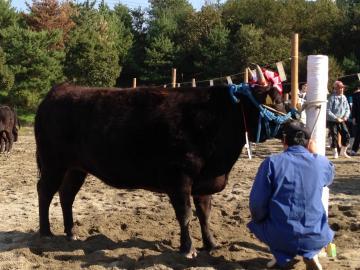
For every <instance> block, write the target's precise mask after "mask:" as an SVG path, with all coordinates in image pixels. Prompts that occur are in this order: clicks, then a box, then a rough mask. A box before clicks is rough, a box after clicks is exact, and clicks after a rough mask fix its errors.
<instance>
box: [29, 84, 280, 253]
mask: <svg viewBox="0 0 360 270" xmlns="http://www.w3.org/2000/svg"><path fill="white" fill-rule="evenodd" d="M272 90H273V89H271V88H261V87H255V88H254V89H253V92H254V94H255V96H256V98H257V100H258V101H260V102H262V101H264V99H265V98H266V94H267V93H268V92H269V91H270V92H272ZM237 97H238V98H239V99H240V103H238V104H235V103H234V102H233V97H231V94H230V93H229V87H228V86H219V87H218V86H217V87H204V88H176V89H170V90H167V89H163V88H137V89H106V88H85V87H79V86H72V85H68V84H62V85H59V86H56V87H54V88H53V89H52V90H51V91H50V92H49V93H48V95H47V96H46V97H45V99H44V100H43V101H42V103H41V104H40V106H39V108H38V111H37V114H36V118H35V136H36V144H37V162H38V167H39V172H40V179H39V182H38V184H37V189H38V196H39V215H40V235H42V236H51V235H52V233H51V230H50V223H49V205H50V203H51V200H52V198H53V196H54V194H55V193H56V192H57V191H59V196H60V201H61V207H62V211H63V218H64V227H65V233H66V235H67V236H68V237H69V238H73V237H74V236H73V232H72V229H73V215H72V204H73V202H74V199H75V196H76V194H77V193H78V191H79V189H80V188H81V186H82V185H83V183H84V180H85V177H86V175H87V174H88V173H90V174H92V175H94V176H96V177H98V178H99V179H101V180H102V181H104V182H105V183H106V184H108V185H110V186H113V187H116V188H126V189H134V188H140V189H146V190H150V191H155V192H162V193H166V194H167V195H168V196H169V198H170V201H171V203H172V205H173V207H174V209H175V213H176V217H177V220H178V222H179V224H180V229H181V239H180V242H181V246H180V250H181V252H183V253H185V254H186V256H187V257H194V256H196V250H195V249H194V248H193V246H192V242H191V237H190V234H189V223H190V215H191V202H190V200H191V196H192V197H193V201H194V204H195V207H196V211H197V216H198V218H199V221H200V225H201V232H202V238H203V244H204V247H205V248H206V249H208V250H210V249H212V248H214V247H215V246H216V244H215V242H214V239H213V236H212V234H211V233H210V230H209V224H208V218H209V214H210V208H211V194H214V193H216V192H220V191H222V190H223V189H224V188H225V185H226V183H227V180H228V176H229V173H230V170H231V168H232V167H233V165H234V163H235V162H236V161H237V159H238V157H239V155H240V152H241V150H242V148H243V146H244V144H245V126H246V127H247V129H248V131H249V135H250V138H253V139H254V137H255V135H256V128H257V123H258V122H257V117H258V114H259V112H258V110H257V108H256V107H255V106H254V105H253V103H251V102H250V101H249V99H248V98H247V97H245V96H239V95H237ZM244 120H245V121H246V125H245V123H244Z"/></svg>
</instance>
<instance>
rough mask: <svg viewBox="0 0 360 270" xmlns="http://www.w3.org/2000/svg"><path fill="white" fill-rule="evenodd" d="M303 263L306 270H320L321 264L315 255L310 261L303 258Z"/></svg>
mask: <svg viewBox="0 0 360 270" xmlns="http://www.w3.org/2000/svg"><path fill="white" fill-rule="evenodd" d="M304 263H305V265H306V270H322V269H323V268H322V266H321V263H320V261H319V258H318V256H317V255H315V256H314V257H313V258H312V259H308V258H305V257H304Z"/></svg>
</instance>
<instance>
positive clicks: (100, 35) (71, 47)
mask: <svg viewBox="0 0 360 270" xmlns="http://www.w3.org/2000/svg"><path fill="white" fill-rule="evenodd" d="M88 4H89V3H85V4H84V5H79V6H78V7H77V12H78V16H76V17H75V18H74V21H75V22H76V27H75V28H74V30H73V31H72V32H71V34H70V38H69V42H68V43H67V53H66V61H65V74H66V76H67V77H68V78H69V79H70V80H73V81H76V83H78V84H82V85H88V86H114V85H115V83H116V79H117V78H118V77H119V74H120V71H121V67H120V64H119V59H120V55H119V51H120V48H121V44H120V36H119V33H118V32H117V31H116V30H118V29H119V28H117V27H116V26H115V25H114V20H113V18H110V19H107V18H106V16H105V15H104V10H102V11H101V12H99V11H98V10H96V9H94V8H93V5H88ZM125 51H126V50H125Z"/></svg>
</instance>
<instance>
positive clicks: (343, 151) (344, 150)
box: [340, 146, 351, 158]
mask: <svg viewBox="0 0 360 270" xmlns="http://www.w3.org/2000/svg"><path fill="white" fill-rule="evenodd" d="M346 150H347V146H341V149H340V156H342V157H346V158H351V157H350V156H349V155H348V154H347V153H346Z"/></svg>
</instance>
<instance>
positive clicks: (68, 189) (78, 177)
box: [59, 170, 86, 240]
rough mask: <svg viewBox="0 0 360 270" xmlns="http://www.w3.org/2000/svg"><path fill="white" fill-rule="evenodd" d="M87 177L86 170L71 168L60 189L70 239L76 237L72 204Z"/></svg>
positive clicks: (66, 231) (65, 227)
mask: <svg viewBox="0 0 360 270" xmlns="http://www.w3.org/2000/svg"><path fill="white" fill-rule="evenodd" d="M85 177H86V173H85V172H82V171H79V170H69V171H67V172H66V174H65V177H64V181H63V182H62V184H61V187H60V190H59V194H60V203H61V208H62V212H63V218H64V232H65V233H66V236H67V237H68V238H69V239H70V240H71V239H76V237H75V236H74V235H73V231H72V229H73V227H74V221H73V213H72V205H73V203H74V200H75V196H76V194H77V193H78V192H79V190H80V188H81V186H82V185H83V183H84V181H85Z"/></svg>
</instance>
